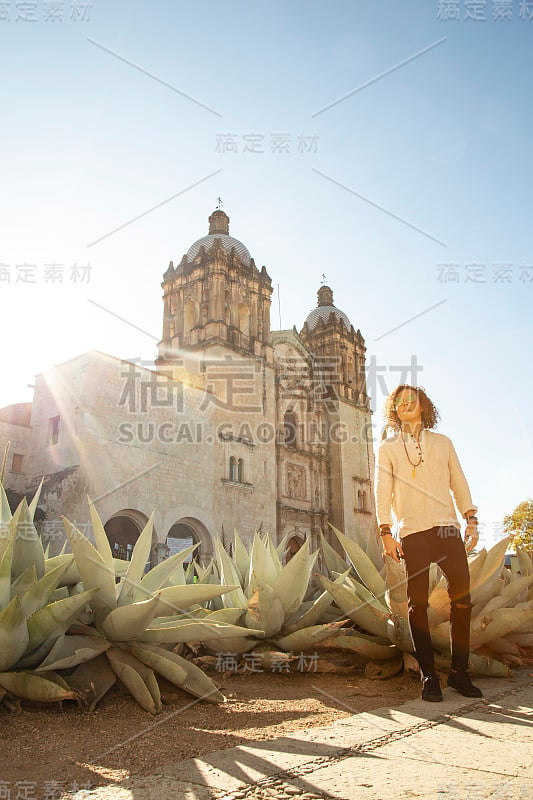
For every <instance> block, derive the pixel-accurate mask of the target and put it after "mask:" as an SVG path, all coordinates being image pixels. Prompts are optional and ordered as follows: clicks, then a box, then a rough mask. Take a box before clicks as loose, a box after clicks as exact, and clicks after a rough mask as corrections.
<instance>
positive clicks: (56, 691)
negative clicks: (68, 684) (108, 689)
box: [0, 672, 80, 703]
mask: <svg viewBox="0 0 533 800" xmlns="http://www.w3.org/2000/svg"><path fill="white" fill-rule="evenodd" d="M0 686H2V687H3V688H4V689H6V690H7V691H8V692H10V693H11V694H14V695H15V696H16V697H21V698H23V699H24V700H30V701H31V702H32V703H58V702H61V701H63V700H79V697H80V695H79V693H78V692H76V691H74V690H71V689H64V688H63V687H62V686H59V685H58V684H57V683H56V682H55V681H49V680H47V679H46V678H42V677H40V676H39V675H35V674H34V673H31V672H1V673H0Z"/></svg>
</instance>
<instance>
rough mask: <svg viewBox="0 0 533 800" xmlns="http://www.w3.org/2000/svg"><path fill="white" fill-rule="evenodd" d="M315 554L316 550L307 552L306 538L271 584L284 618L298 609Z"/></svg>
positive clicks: (305, 590)
mask: <svg viewBox="0 0 533 800" xmlns="http://www.w3.org/2000/svg"><path fill="white" fill-rule="evenodd" d="M317 556H318V551H317V552H315V553H313V554H312V555H310V554H309V542H308V541H307V540H306V541H305V542H304V543H303V545H302V546H301V547H300V549H299V550H298V552H297V553H295V554H294V555H293V557H292V558H291V559H290V561H288V562H287V563H286V564H285V566H284V567H283V568H282V570H281V572H280V573H279V574H278V576H277V577H276V580H275V581H274V583H273V584H272V588H273V589H274V591H275V593H276V594H277V596H278V597H279V599H280V600H281V603H282V605H283V610H284V611H285V616H286V618H288V617H290V616H291V615H292V614H295V613H296V611H298V609H299V607H300V605H301V603H302V601H303V599H304V597H305V593H306V592H307V588H308V586H309V578H310V576H311V570H312V569H313V567H314V564H315V561H316V559H317Z"/></svg>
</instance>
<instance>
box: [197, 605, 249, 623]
mask: <svg viewBox="0 0 533 800" xmlns="http://www.w3.org/2000/svg"><path fill="white" fill-rule="evenodd" d="M203 610H204V609H202V611H203ZM243 614H244V609H242V608H221V609H220V610H219V611H211V612H207V614H206V616H205V618H204V621H205V622H207V621H209V622H228V623H229V624H230V625H239V623H240V621H241V619H242V617H243Z"/></svg>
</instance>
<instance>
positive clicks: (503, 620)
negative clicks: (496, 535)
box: [319, 526, 533, 676]
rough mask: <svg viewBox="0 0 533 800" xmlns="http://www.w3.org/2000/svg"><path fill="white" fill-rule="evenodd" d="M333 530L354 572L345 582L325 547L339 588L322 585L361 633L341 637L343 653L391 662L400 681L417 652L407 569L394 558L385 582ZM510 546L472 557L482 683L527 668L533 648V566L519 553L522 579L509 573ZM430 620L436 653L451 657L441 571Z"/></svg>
mask: <svg viewBox="0 0 533 800" xmlns="http://www.w3.org/2000/svg"><path fill="white" fill-rule="evenodd" d="M332 527H333V526H332ZM333 530H334V531H335V533H336V535H337V537H338V539H339V541H340V543H341V545H342V546H343V548H344V550H345V553H346V555H347V557H348V559H349V561H350V562H351V565H352V569H353V571H352V572H351V573H350V574H349V575H346V576H345V577H342V575H341V573H340V571H341V570H342V569H344V567H345V562H344V561H343V560H342V559H341V558H340V556H338V554H337V553H336V552H335V551H334V550H333V548H332V547H331V546H330V545H328V544H327V542H323V547H324V555H325V560H326V564H327V566H328V569H329V571H330V575H331V577H333V578H335V580H330V579H328V578H326V577H324V576H319V580H320V583H321V585H322V586H323V588H324V589H325V590H327V591H328V592H329V593H330V595H331V597H332V598H333V599H334V600H335V603H336V605H337V606H338V607H339V609H341V611H343V612H344V613H345V614H346V615H347V616H348V617H349V618H350V619H351V620H352V621H353V622H354V623H355V624H356V626H357V628H358V630H357V631H355V630H352V631H346V632H345V633H344V635H343V636H339V637H337V638H336V640H335V646H336V647H341V648H346V649H348V650H352V651H354V652H357V653H359V654H360V655H362V656H364V657H366V658H369V659H372V660H380V661H383V662H385V661H390V662H391V664H390V667H389V668H388V669H387V668H385V669H384V670H383V675H386V674H395V672H397V671H399V670H400V669H401V668H402V667H403V665H404V663H407V662H408V661H409V659H408V658H407V657H406V654H409V653H411V652H412V651H413V644H412V640H411V636H410V633H409V627H408V623H407V594H406V578H405V572H404V567H403V565H402V564H398V563H397V562H395V561H394V560H393V559H391V558H389V557H386V558H385V567H384V575H382V574H381V573H380V572H378V570H377V569H376V568H375V567H374V565H373V563H372V562H371V561H370V559H369V558H368V556H367V555H366V554H365V553H364V551H363V550H362V549H361V548H360V547H359V546H358V545H357V544H356V543H355V542H353V541H352V540H351V539H348V537H347V536H344V534H342V533H341V532H340V531H338V530H336V529H335V528H333ZM508 544H509V539H503V540H502V541H500V542H498V543H497V544H496V545H494V546H493V547H492V548H491V549H490V550H488V551H487V550H485V549H483V550H481V551H480V552H479V553H477V554H475V555H473V556H470V557H469V570H470V585H471V598H472V603H473V608H472V623H471V654H470V666H471V668H472V670H473V671H474V672H475V673H476V674H478V675H493V676H499V675H501V676H505V675H508V674H509V669H508V665H509V664H520V663H524V661H523V659H524V657H525V656H526V655H527V653H526V652H525V651H524V648H527V647H531V646H533V588H532V587H533V563H532V562H531V559H530V558H529V557H528V555H527V553H526V552H525V551H519V552H518V558H519V564H520V574H518V573H516V574H513V573H510V572H509V571H508V570H506V569H505V568H504V566H503V562H504V557H505V551H506V549H507V547H508ZM341 578H342V579H341ZM428 619H429V624H430V630H431V637H432V641H433V645H434V647H435V649H436V650H438V651H440V652H441V653H443V654H447V653H449V649H450V622H449V619H450V600H449V596H448V592H447V589H446V578H445V577H444V576H443V575H440V570H438V568H437V565H432V568H431V570H430V594H429V608H428Z"/></svg>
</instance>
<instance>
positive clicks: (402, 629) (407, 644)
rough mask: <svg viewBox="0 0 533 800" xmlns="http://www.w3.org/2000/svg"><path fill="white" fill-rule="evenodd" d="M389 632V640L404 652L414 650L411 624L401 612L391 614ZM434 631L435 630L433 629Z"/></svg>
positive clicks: (388, 622)
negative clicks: (410, 629)
mask: <svg viewBox="0 0 533 800" xmlns="http://www.w3.org/2000/svg"><path fill="white" fill-rule="evenodd" d="M387 632H388V638H389V640H390V641H391V642H392V643H393V644H395V645H396V647H397V648H398V649H399V650H402V651H403V652H404V653H411V652H412V651H413V650H414V646H413V640H412V639H411V632H410V631H409V624H408V622H407V619H406V618H405V617H401V616H400V615H399V614H391V616H390V619H389V620H387ZM432 633H433V631H432Z"/></svg>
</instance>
